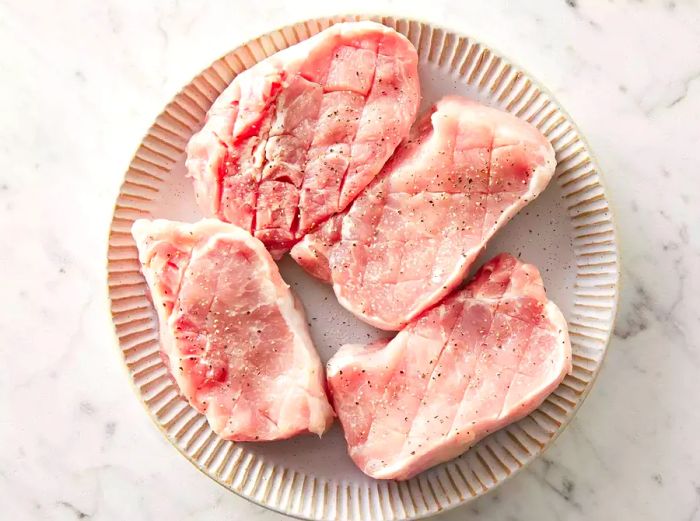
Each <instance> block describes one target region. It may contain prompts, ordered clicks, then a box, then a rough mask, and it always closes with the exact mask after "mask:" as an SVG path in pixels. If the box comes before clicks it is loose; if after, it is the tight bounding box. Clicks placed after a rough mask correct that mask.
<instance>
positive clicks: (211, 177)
mask: <svg viewBox="0 0 700 521" xmlns="http://www.w3.org/2000/svg"><path fill="white" fill-rule="evenodd" d="M417 64H418V56H417V53H416V50H415V48H414V47H413V45H411V43H410V42H409V41H408V40H407V39H406V38H405V37H403V36H402V35H400V34H399V33H397V32H396V31H394V30H393V29H390V28H388V27H385V26H383V25H381V24H377V23H374V22H354V23H340V24H336V25H333V26H332V27H330V28H328V29H326V30H325V31H322V32H320V33H318V34H317V35H315V36H312V37H311V38H309V39H308V40H305V41H303V42H301V43H298V44H296V45H293V46H291V47H289V48H287V49H284V50H282V51H280V52H278V53H276V54H274V55H272V56H270V57H269V58H267V59H265V60H263V61H261V62H259V63H258V64H256V65H254V66H253V67H251V68H250V69H248V70H246V71H244V72H242V73H241V74H239V75H238V76H237V77H236V78H235V79H234V80H233V82H231V84H230V85H229V86H228V87H227V88H226V89H225V90H224V91H223V92H222V93H221V95H220V96H219V97H218V98H217V99H216V101H214V104H213V105H212V107H211V109H210V110H209V113H208V114H207V120H206V123H205V124H204V128H202V130H201V131H200V132H199V133H197V134H195V135H194V136H193V137H192V139H191V140H190V142H189V144H188V146H187V168H188V171H189V175H190V176H191V177H192V178H193V179H194V188H195V195H196V198H197V201H198V203H199V205H200V207H201V208H202V210H203V211H204V212H205V214H206V215H212V216H217V217H218V218H220V219H222V220H224V221H227V222H231V223H234V224H236V225H238V226H240V227H242V228H244V229H245V230H248V231H250V232H251V233H252V234H253V235H255V236H256V237H257V238H259V239H260V240H261V241H262V242H263V243H264V244H265V246H266V247H267V248H268V249H270V251H271V252H272V253H273V255H274V256H275V257H279V256H280V255H281V254H282V253H284V252H285V251H287V250H288V249H289V248H290V247H291V246H292V244H294V242H296V241H297V240H298V239H299V238H300V237H302V236H303V235H304V234H305V233H306V232H308V231H309V230H311V229H313V228H315V227H316V226H317V225H318V224H319V223H321V222H322V221H324V220H325V219H326V218H327V217H329V216H330V215H332V214H334V213H336V212H339V211H341V210H342V209H343V208H345V207H346V206H347V205H348V203H350V202H351V201H352V200H353V199H354V198H355V197H356V196H357V194H358V193H359V192H360V191H361V190H362V189H363V188H364V187H365V186H366V185H367V183H369V182H370V181H371V180H372V179H373V178H374V177H375V176H376V174H377V173H378V172H379V170H380V169H381V168H382V166H383V165H384V163H385V162H386V160H387V159H388V158H389V157H390V156H391V154H392V153H393V152H394V149H395V148H396V146H397V145H398V144H399V143H400V142H401V140H403V139H404V138H405V137H406V136H407V135H408V132H409V128H410V126H411V124H412V123H413V120H414V119H415V117H416V111H417V110H418V103H419V98H420V86H419V83H418V69H417Z"/></svg>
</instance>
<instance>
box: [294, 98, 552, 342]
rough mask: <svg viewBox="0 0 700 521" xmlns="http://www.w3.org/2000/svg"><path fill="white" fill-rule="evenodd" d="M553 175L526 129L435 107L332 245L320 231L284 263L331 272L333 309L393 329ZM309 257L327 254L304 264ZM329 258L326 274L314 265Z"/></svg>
mask: <svg viewBox="0 0 700 521" xmlns="http://www.w3.org/2000/svg"><path fill="white" fill-rule="evenodd" d="M554 167H555V160H554V151H553V150H552V147H551V145H550V144H549V142H548V141H547V140H546V139H545V137H544V136H543V135H542V134H540V132H539V131H538V130H537V129H535V128H534V127H532V126H531V125H529V124H528V123H526V122H524V121H522V120H520V119H518V118H516V117H515V116H511V115H510V114H507V113H505V112H501V111H499V110H495V109H492V108H488V107H485V106H483V105H480V104H478V103H476V102H474V101H470V100H467V99H465V98H459V97H447V98H443V99H442V100H441V101H439V102H438V103H437V104H436V105H435V106H434V107H433V108H432V109H431V110H430V111H429V112H428V113H427V114H425V115H424V116H422V117H421V118H420V119H419V121H418V122H416V124H415V125H414V128H413V130H412V131H411V135H410V139H409V140H408V141H407V142H405V143H404V144H402V145H401V146H400V147H399V148H398V149H397V150H396V153H395V154H394V157H392V159H391V160H390V161H389V162H388V163H387V165H386V166H385V167H384V169H383V171H382V172H381V173H380V174H379V176H377V178H376V179H375V180H374V181H373V182H372V183H371V184H370V185H369V186H368V187H367V188H366V189H365V191H364V192H363V193H362V194H361V195H360V196H359V197H358V198H357V199H356V200H355V201H354V202H353V203H352V205H351V206H350V208H349V209H348V212H347V215H346V216H345V217H344V218H343V221H342V234H341V239H340V241H339V242H338V244H337V245H336V246H332V245H330V244H329V237H331V236H329V234H328V233H327V231H325V230H320V231H318V232H317V233H312V234H309V235H307V236H306V237H305V239H304V242H303V243H302V244H300V246H299V247H298V248H297V249H296V251H292V256H293V257H295V258H296V259H297V260H299V259H300V258H301V262H300V264H301V265H302V266H303V267H305V268H306V269H307V271H309V272H311V273H313V274H318V273H321V274H324V273H328V272H330V273H331V275H332V280H333V288H334V290H335V293H336V295H337V296H338V300H339V301H340V303H341V304H342V305H343V306H345V307H346V308H347V309H349V310H350V311H352V312H353V313H354V314H355V315H357V316H358V317H359V318H360V319H362V320H364V321H365V322H367V323H369V324H372V325H373V326H376V327H378V328H381V329H389V330H398V329H401V327H402V326H403V325H404V324H405V323H407V322H408V321H410V320H411V319H413V318H414V317H416V316H418V315H419V314H420V313H421V312H422V311H424V310H425V309H427V308H429V307H430V306H432V305H434V304H436V303H437V302H439V301H440V300H441V299H442V298H443V297H444V296H445V295H447V294H448V293H449V292H450V291H452V290H453V289H454V288H455V287H456V286H458V285H459V284H460V283H461V282H462V280H463V278H464V276H465V274H466V273H467V271H468V270H469V268H470V266H471V265H472V263H473V262H474V260H475V259H476V257H477V255H478V254H479V252H480V251H481V250H482V248H483V247H484V246H485V244H486V242H487V241H488V240H489V239H490V238H491V237H492V236H493V235H494V234H495V233H496V231H497V230H498V229H499V228H500V227H501V226H503V225H504V224H505V223H506V222H508V221H509V220H510V219H511V218H512V217H513V216H514V215H515V214H516V213H517V212H518V211H519V210H520V209H521V208H522V207H523V206H525V205H526V204H527V203H528V202H529V201H532V200H533V199H534V198H535V197H537V196H538V195H539V194H540V192H541V191H542V190H543V189H544V188H545V187H546V186H547V183H549V180H550V179H551V177H552V174H553V173H554ZM333 237H337V233H336V234H335V235H333ZM336 240H337V239H336ZM314 250H322V251H324V252H325V254H324V255H319V256H317V257H315V258H314V257H309V255H308V252H309V251H314ZM328 252H330V254H329V253H328ZM329 255H330V267H326V266H321V265H319V264H322V263H323V262H324V261H325V259H326V258H328V257H329ZM314 260H315V261H316V262H315V263H314V262H313V261H314ZM321 278H323V277H321ZM326 279H327V277H326Z"/></svg>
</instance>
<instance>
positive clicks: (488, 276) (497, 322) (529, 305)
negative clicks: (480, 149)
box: [327, 254, 571, 480]
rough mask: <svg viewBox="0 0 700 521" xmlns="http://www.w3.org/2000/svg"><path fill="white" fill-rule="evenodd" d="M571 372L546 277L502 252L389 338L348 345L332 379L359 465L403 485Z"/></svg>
mask: <svg viewBox="0 0 700 521" xmlns="http://www.w3.org/2000/svg"><path fill="white" fill-rule="evenodd" d="M570 370H571V345H570V342H569V336H568V332H567V326H566V321H565V319H564V317H563V316H562V314H561V312H560V311H559V309H558V308H557V307H556V305H555V304H554V303H553V302H551V301H548V300H547V297H546V295H545V291H544V287H543V285H542V279H541V278H540V274H539V272H538V271H537V269H536V268H535V267H534V266H531V265H529V264H523V263H521V262H520V261H518V260H517V259H515V258H514V257H512V256H510V255H507V254H502V255H500V256H498V257H496V258H494V259H493V260H491V261H490V262H488V263H487V264H486V265H485V266H483V267H482V268H481V270H480V271H479V272H478V273H477V275H476V276H475V278H474V279H473V280H472V282H471V283H470V284H469V285H467V286H466V287H465V288H464V289H462V290H460V291H457V292H456V293H454V294H452V295H451V296H449V297H448V298H447V299H445V300H444V301H443V302H442V303H441V304H440V305H438V306H436V307H434V308H433V309H431V310H429V311H428V312H426V313H425V314H423V315H422V316H421V317H419V318H418V319H416V320H414V321H413V322H411V323H410V324H409V325H408V326H406V328H405V329H403V330H402V331H401V332H400V333H398V334H397V335H396V337H394V338H393V339H392V340H391V341H386V340H385V341H382V342H378V343H375V344H372V345H369V346H365V345H346V346H343V347H342V348H341V349H340V350H339V351H338V353H336V355H335V356H333V358H331V360H330V361H329V362H328V367H327V378H328V384H329V389H330V392H331V395H332V401H333V402H334V406H335V410H336V412H337V414H338V417H339V419H340V421H341V423H342V425H343V430H344V431H345V438H346V440H347V442H348V447H349V453H350V456H351V457H352V459H353V460H354V462H355V463H356V464H357V466H358V467H359V468H360V469H361V470H362V471H363V472H365V473H366V474H368V475H370V476H372V477H374V478H378V479H400V480H401V479H408V478H410V477H412V476H414V475H416V474H418V473H419V472H421V471H423V470H426V469H427V468H429V467H432V466H433V465H436V464H438V463H441V462H444V461H447V460H450V459H452V458H454V457H456V456H458V455H460V454H462V453H463V452H464V451H465V450H467V449H468V448H469V447H470V446H472V445H473V444H474V443H476V442H477V441H479V440H480V439H481V438H483V437H484V436H487V435H488V434H490V433H492V432H494V431H496V430H498V429H500V428H502V427H504V426H505V425H507V424H510V423H512V422H514V421H517V420H518V419H520V418H523V417H524V416H526V415H527V414H529V413H530V412H532V411H533V410H534V409H535V408H537V407H538V406H539V405H540V404H541V403H542V401H543V400H544V399H545V398H546V397H547V396H548V395H549V394H550V393H551V392H552V391H553V390H554V389H555V388H556V387H557V385H558V384H559V383H560V382H561V380H562V379H563V378H564V376H565V375H566V374H567V373H568V372H569V371H570Z"/></svg>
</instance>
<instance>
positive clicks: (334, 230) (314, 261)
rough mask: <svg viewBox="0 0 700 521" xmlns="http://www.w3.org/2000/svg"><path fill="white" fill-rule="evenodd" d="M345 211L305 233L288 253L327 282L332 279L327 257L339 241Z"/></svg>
mask: <svg viewBox="0 0 700 521" xmlns="http://www.w3.org/2000/svg"><path fill="white" fill-rule="evenodd" d="M344 216H345V212H343V213H338V214H335V215H334V216H332V217H330V218H328V219H327V220H326V222H324V223H323V224H322V225H321V226H319V227H318V228H317V229H316V230H315V231H313V232H311V233H307V234H306V235H304V238H303V239H302V240H300V241H299V242H298V243H296V244H295V245H294V246H293V247H292V249H291V250H290V251H289V254H290V255H291V256H292V258H293V259H294V260H295V261H296V262H297V264H299V266H301V267H302V268H304V269H305V270H306V271H307V272H308V273H309V274H311V275H313V276H314V277H316V278H319V279H321V280H322V281H324V282H328V283H329V284H330V283H331V282H333V281H332V278H331V268H330V264H329V262H330V261H329V259H328V258H329V257H330V255H331V251H332V250H333V247H334V246H335V245H336V244H337V243H338V242H340V234H341V226H342V224H343V217H344Z"/></svg>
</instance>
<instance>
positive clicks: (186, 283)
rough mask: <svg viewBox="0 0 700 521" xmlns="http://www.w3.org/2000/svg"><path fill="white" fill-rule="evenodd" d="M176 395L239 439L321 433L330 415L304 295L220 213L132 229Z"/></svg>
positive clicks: (222, 433)
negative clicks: (217, 217) (216, 216)
mask: <svg viewBox="0 0 700 521" xmlns="http://www.w3.org/2000/svg"><path fill="white" fill-rule="evenodd" d="M132 233H133V236H134V238H135V240H136V244H137V246H138V250H139V259H140V261H141V264H142V271H143V274H144V276H145V278H146V281H147V282H148V285H149V287H150V290H151V295H152V299H153V304H154V306H155V308H156V310H157V312H158V318H159V322H160V342H161V347H162V351H163V355H164V358H165V360H166V363H167V364H168V366H169V368H170V371H171V374H172V376H173V378H174V380H175V382H176V383H177V385H178V387H179V388H180V391H181V393H182V395H183V396H184V397H185V398H186V399H187V400H188V401H189V402H190V404H191V405H192V406H193V407H194V408H195V409H196V410H197V411H199V412H201V413H204V414H205V415H206V417H207V420H208V421H209V424H210V426H211V428H212V430H213V431H214V432H216V433H217V434H218V435H219V436H221V437H222V438H224V439H229V440H236V441H253V440H261V441H262V440H278V439H284V438H289V437H291V436H294V435H296V434H299V433H303V432H313V433H316V434H318V435H320V434H322V433H323V432H324V431H325V430H326V429H327V428H328V427H329V426H330V424H331V423H332V421H333V417H334V414H333V410H332V408H331V406H330V404H329V403H328V400H327V397H326V393H325V382H324V375H323V366H322V364H321V361H320V359H319V357H318V354H317V353H316V351H315V349H314V346H313V344H312V342H311V338H310V336H309V332H308V328H307V323H306V318H305V316H304V311H303V308H302V306H301V304H300V303H299V302H298V301H297V300H296V299H295V297H294V295H293V294H292V293H291V291H290V289H289V287H288V286H287V284H285V282H284V281H283V280H282V278H281V277H280V274H279V271H278V269H277V265H276V264H275V262H274V261H273V260H272V258H271V257H270V255H269V253H268V252H267V251H266V249H265V247H264V246H263V244H262V243H261V242H260V241H258V240H257V239H255V238H254V237H252V236H251V235H250V234H249V233H247V232H246V231H244V230H242V229H240V228H238V227H236V226H234V225H231V224H226V223H223V222H221V221H217V220H202V221H199V222H197V223H194V224H186V223H179V222H172V221H166V220H156V221H149V220H144V219H140V220H137V221H136V222H135V223H134V225H133V228H132Z"/></svg>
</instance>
